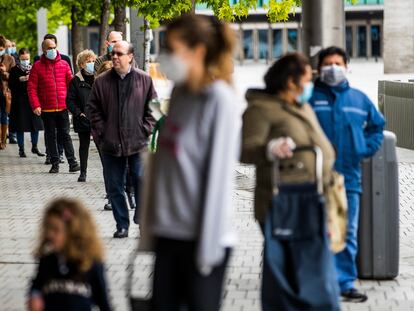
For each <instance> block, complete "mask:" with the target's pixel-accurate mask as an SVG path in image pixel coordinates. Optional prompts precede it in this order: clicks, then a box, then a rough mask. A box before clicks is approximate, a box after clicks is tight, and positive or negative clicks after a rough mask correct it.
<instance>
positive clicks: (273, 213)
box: [0, 15, 385, 311]
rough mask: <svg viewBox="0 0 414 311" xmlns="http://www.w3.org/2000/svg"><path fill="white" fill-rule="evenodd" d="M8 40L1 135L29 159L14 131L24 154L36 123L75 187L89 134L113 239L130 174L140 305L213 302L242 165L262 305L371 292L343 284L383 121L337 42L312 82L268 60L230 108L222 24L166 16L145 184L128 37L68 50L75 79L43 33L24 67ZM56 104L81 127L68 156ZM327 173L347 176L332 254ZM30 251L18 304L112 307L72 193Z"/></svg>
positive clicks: (228, 47) (304, 71)
mask: <svg viewBox="0 0 414 311" xmlns="http://www.w3.org/2000/svg"><path fill="white" fill-rule="evenodd" d="M7 44H8V43H7V42H6V40H3V38H2V37H0V57H1V58H0V64H1V66H0V73H1V77H2V91H3V92H2V96H0V100H1V102H0V103H1V104H2V106H1V107H2V110H1V115H0V116H1V122H2V127H1V129H2V132H1V135H0V137H1V138H2V140H1V143H2V144H1V145H0V147H2V148H4V142H5V133H6V131H7V124H8V121H9V119H8V117H7V114H8V112H7V105H8V104H6V102H7V100H9V101H10V99H11V110H10V131H11V132H16V133H17V140H18V144H19V155H20V156H21V157H25V156H26V154H25V150H24V132H30V133H31V142H32V152H33V153H34V154H37V155H38V156H43V154H42V153H41V152H40V150H39V148H38V136H39V131H40V130H42V129H43V127H44V129H45V138H46V144H47V150H48V154H49V156H50V162H51V165H52V166H51V169H50V173H58V172H59V164H60V155H59V147H58V145H59V144H61V145H62V146H63V149H64V151H65V155H66V158H67V161H68V163H69V171H70V172H76V171H80V176H79V178H78V181H79V182H85V181H86V178H87V163H88V155H89V147H90V138H91V136H92V137H93V140H94V142H95V144H96V146H97V149H98V152H99V156H100V158H101V162H102V165H103V175H104V183H105V190H106V194H107V197H108V203H110V208H108V209H110V210H112V212H113V216H114V219H115V223H116V230H115V232H114V234H113V237H114V238H127V237H128V234H129V227H130V219H129V210H128V205H130V204H128V203H127V202H128V200H127V199H126V195H125V192H126V188H128V187H127V180H129V181H130V186H131V189H132V191H131V192H132V193H133V195H134V198H135V201H136V203H137V204H136V211H135V213H136V215H137V217H134V220H136V222H137V223H138V224H139V225H140V227H143V225H144V222H145V227H146V228H148V230H147V232H145V235H147V237H148V236H150V237H151V240H152V241H153V251H154V252H155V257H156V260H155V265H154V280H153V298H152V309H153V310H156V311H158V310H181V309H182V308H184V309H188V310H206V311H207V310H208V311H214V310H219V307H220V301H221V297H222V288H223V281H224V277H225V274H226V269H227V264H228V260H229V257H230V256H231V252H232V248H233V247H234V245H235V243H236V237H235V234H234V230H233V226H232V221H233V216H232V204H231V196H232V189H233V182H234V176H233V173H234V171H235V165H236V164H237V162H238V161H239V160H240V161H241V162H243V163H248V164H252V165H254V166H255V167H256V187H255V202H254V216H255V218H256V220H257V222H258V225H259V227H260V229H261V230H262V233H263V236H264V252H263V254H264V255H263V256H264V259H263V262H264V263H263V273H262V282H263V284H262V309H263V310H265V311H268V310H269V311H271V310H339V309H340V297H342V299H344V300H345V301H352V302H364V301H366V300H367V299H368V297H367V296H366V295H364V294H363V293H361V292H359V291H358V290H357V289H356V288H355V284H354V283H355V280H356V278H357V270H356V253H357V249H358V241H357V229H358V215H359V199H360V195H361V191H362V190H361V171H360V164H359V163H360V161H361V160H362V159H363V158H365V157H370V156H372V155H373V154H375V153H376V151H377V150H378V149H379V148H380V146H381V143H382V139H383V134H382V131H383V128H384V124H385V121H384V118H383V116H382V115H381V113H380V112H378V111H377V109H376V108H375V106H374V105H373V103H372V102H371V101H370V100H369V99H368V97H367V96H366V95H365V94H363V93H362V92H361V91H358V90H356V89H353V88H352V87H350V86H349V82H348V80H347V78H346V73H347V64H348V58H347V55H346V53H345V51H343V50H342V49H341V48H338V47H329V48H327V49H324V50H322V51H321V52H320V53H319V64H318V68H317V69H318V76H317V78H316V80H314V79H313V77H312V68H311V66H310V63H309V60H308V59H307V58H306V57H305V56H304V55H302V54H300V53H290V54H287V55H285V56H283V57H281V58H280V59H279V60H278V61H276V62H275V63H274V64H273V65H272V66H271V67H270V68H269V69H268V71H267V73H266V75H265V77H264V81H265V88H264V89H250V90H248V91H247V93H246V99H247V102H248V108H247V109H246V111H245V112H244V113H242V111H241V110H240V108H239V106H238V105H237V102H236V101H235V98H236V96H235V95H234V87H233V86H232V78H231V77H232V72H233V64H232V55H233V51H234V48H235V46H236V37H235V34H234V33H233V31H232V30H231V28H230V27H229V25H228V24H226V23H224V22H221V21H218V20H216V19H212V18H207V17H204V16H197V15H184V16H182V17H180V18H177V19H175V20H173V21H171V22H170V23H168V24H167V27H166V36H165V54H164V55H163V57H162V58H161V59H162V61H161V70H162V71H163V72H164V73H165V74H166V76H167V77H168V78H169V79H170V80H172V81H173V82H174V83H175V86H174V89H173V91H172V95H171V100H170V109H169V112H168V116H167V118H166V121H165V122H164V123H163V125H162V126H161V130H160V134H159V137H158V148H157V151H156V153H155V155H154V158H153V168H152V169H151V171H150V174H151V176H150V177H151V178H150V179H149V180H151V185H152V186H151V187H144V188H143V187H142V181H143V180H142V179H141V177H142V173H143V170H145V169H146V167H145V166H144V164H143V162H142V160H141V159H142V156H143V154H144V153H145V152H146V148H147V145H148V140H149V137H150V135H151V133H152V130H153V128H154V125H155V119H154V118H153V116H152V115H151V110H150V103H151V101H152V100H153V99H155V98H157V93H156V91H155V88H154V85H153V82H152V79H151V78H150V77H149V76H148V75H147V74H146V73H145V72H143V71H141V70H140V69H138V68H136V64H135V62H134V48H133V46H132V45H131V44H130V43H128V42H126V41H123V39H122V34H121V33H118V32H111V33H109V34H108V37H107V41H106V44H107V53H106V54H105V55H103V56H101V57H97V56H96V55H95V54H94V53H93V51H90V50H85V51H83V52H82V53H80V54H79V55H78V56H77V61H76V64H77V67H78V69H79V71H78V72H77V73H76V74H75V76H74V77H73V75H72V69H71V66H70V65H69V64H68V63H67V62H66V61H65V60H64V58H63V56H62V55H61V54H60V53H59V52H58V50H57V40H56V38H53V37H52V36H51V35H47V36H46V37H45V40H44V41H43V44H42V50H43V55H42V56H41V57H40V59H39V60H38V61H37V62H35V63H34V64H33V65H32V66H31V64H30V52H29V51H28V50H27V49H20V50H19V51H18V53H17V58H15V57H14V56H11V55H6V54H5V53H4V52H3V51H4V50H5V49H8V47H6V46H7ZM10 51H11V52H13V50H10ZM7 56H8V57H7ZM15 64H17V65H15ZM98 72H99V74H98ZM313 81H315V82H313ZM9 89H10V90H11V94H8V90H9ZM6 90H7V91H6ZM68 111H69V112H70V113H71V114H72V116H73V125H74V130H75V132H76V133H77V134H78V136H79V142H80V144H79V145H80V146H79V157H80V166H79V165H78V162H77V160H76V157H75V152H74V148H73V144H72V140H71V137H70V134H69V115H68ZM3 125H4V126H3ZM127 172H128V175H129V177H128V178H127ZM335 172H337V173H339V174H342V175H343V176H344V178H345V190H346V198H347V205H348V215H347V230H346V236H344V248H343V250H342V251H340V252H339V253H337V254H334V253H333V252H332V251H331V249H330V238H329V227H328V221H329V220H328V213H327V210H328V208H329V204H330V202H329V200H325V198H326V197H327V196H328V192H329V191H330V183H331V181H332V178H333V175H334V173H335ZM145 180H146V179H145ZM141 189H145V190H146V191H148V193H145V194H142V193H140V192H141ZM142 196H145V197H146V200H145V201H146V202H145V203H146V204H144V205H143V206H141V205H140V202H141V197H142ZM148 213H149V214H150V215H151V217H145V218H144V217H143V218H141V217H140V216H141V215H148ZM305 216H306V217H305ZM86 227H87V228H88V230H82V228H86ZM77 230H79V231H77ZM75 239H77V240H76V241H79V239H81V240H82V241H83V242H82V243H78V242H76V243H75V242H74V241H75ZM36 254H37V256H38V258H39V259H40V263H39V267H38V272H37V275H36V277H35V278H34V280H33V282H32V285H31V289H30V293H29V303H28V306H29V309H30V310H33V311H37V310H43V309H53V308H54V306H56V303H58V301H68V305H70V304H69V300H70V299H72V301H75V300H76V302H73V304H72V306H73V307H72V308H71V309H70V310H80V309H79V308H81V307H82V308H84V309H85V310H89V309H90V308H91V305H92V304H95V305H97V306H98V307H99V308H100V309H101V310H110V309H111V307H110V302H109V299H108V295H107V293H106V288H107V287H106V284H105V278H104V271H103V262H104V260H103V250H102V246H101V242H100V241H99V239H98V238H97V235H96V232H95V226H94V224H93V220H92V219H91V216H90V215H89V214H88V212H87V210H86V209H85V208H84V207H83V206H82V204H81V203H79V202H77V201H73V200H70V199H61V200H57V201H54V202H53V203H52V204H51V205H49V206H48V208H47V209H46V211H45V216H44V221H43V229H42V235H41V241H40V244H39V247H38V250H37V252H36ZM46 266H47V267H48V268H45V267H46ZM70 297H71V298H70ZM66 299H67V300H66ZM82 310H83V309H82Z"/></svg>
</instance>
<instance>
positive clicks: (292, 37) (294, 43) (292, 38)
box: [287, 29, 298, 52]
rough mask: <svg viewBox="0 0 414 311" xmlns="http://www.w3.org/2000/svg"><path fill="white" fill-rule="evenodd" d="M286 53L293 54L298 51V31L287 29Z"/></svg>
mask: <svg viewBox="0 0 414 311" xmlns="http://www.w3.org/2000/svg"><path fill="white" fill-rule="evenodd" d="M287 35H288V52H294V51H296V50H297V49H298V30H297V29H288V31H287Z"/></svg>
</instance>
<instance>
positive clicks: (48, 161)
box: [45, 157, 52, 165]
mask: <svg viewBox="0 0 414 311" xmlns="http://www.w3.org/2000/svg"><path fill="white" fill-rule="evenodd" d="M50 164H52V162H50V158H49V157H46V161H45V165H50Z"/></svg>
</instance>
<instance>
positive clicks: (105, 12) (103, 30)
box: [99, 0, 111, 55]
mask: <svg viewBox="0 0 414 311" xmlns="http://www.w3.org/2000/svg"><path fill="white" fill-rule="evenodd" d="M110 4H111V3H110V0H103V1H102V12H101V25H100V26H99V54H100V55H103V54H106V46H105V41H106V36H107V34H108V31H109V9H110V7H109V6H110Z"/></svg>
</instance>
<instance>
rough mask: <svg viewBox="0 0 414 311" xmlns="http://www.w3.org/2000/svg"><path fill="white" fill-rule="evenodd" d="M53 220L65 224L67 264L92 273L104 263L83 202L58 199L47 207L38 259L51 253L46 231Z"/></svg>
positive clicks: (101, 248) (38, 248)
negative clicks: (95, 265) (53, 218)
mask: <svg viewBox="0 0 414 311" xmlns="http://www.w3.org/2000/svg"><path fill="white" fill-rule="evenodd" d="M51 217H57V218H60V219H62V221H63V222H64V223H65V231H66V243H65V246H64V249H63V255H64V256H65V258H66V259H67V260H68V261H70V262H73V263H74V264H76V265H77V266H78V267H79V270H80V271H81V272H86V271H87V270H88V269H90V267H91V266H92V265H93V263H94V262H100V263H102V262H103V260H104V249H103V245H102V241H101V239H100V238H99V237H98V233H97V229H96V225H95V221H94V220H93V218H92V215H91V213H90V212H89V211H88V209H87V208H86V207H85V206H84V205H83V203H82V202H81V201H79V200H76V199H70V198H58V199H56V200H54V201H52V202H51V203H50V204H49V205H48V206H47V207H46V209H45V212H44V215H43V220H42V223H41V227H40V241H39V245H38V247H37V248H36V250H35V257H36V258H38V259H39V258H40V257H42V256H44V255H46V254H47V253H48V252H49V247H48V243H47V242H48V241H47V236H46V235H47V232H46V230H47V229H46V228H47V224H48V222H49V219H50V218H51Z"/></svg>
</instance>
